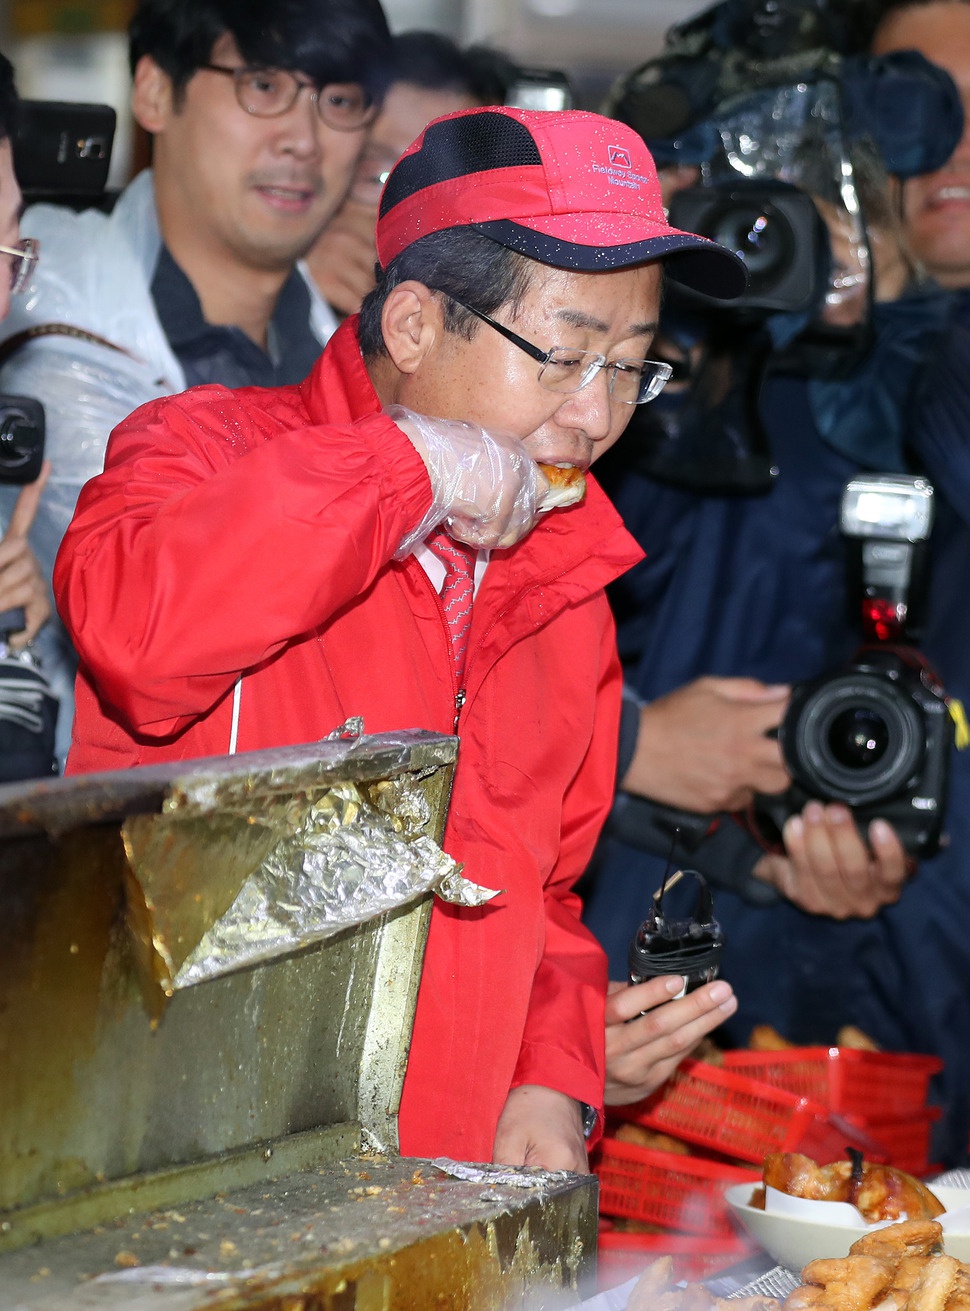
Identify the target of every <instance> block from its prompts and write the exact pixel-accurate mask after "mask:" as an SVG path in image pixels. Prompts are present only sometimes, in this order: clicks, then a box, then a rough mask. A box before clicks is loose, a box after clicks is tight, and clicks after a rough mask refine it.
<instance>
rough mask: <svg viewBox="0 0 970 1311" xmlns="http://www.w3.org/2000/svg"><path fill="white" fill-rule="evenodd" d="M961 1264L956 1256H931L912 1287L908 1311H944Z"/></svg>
mask: <svg viewBox="0 0 970 1311" xmlns="http://www.w3.org/2000/svg"><path fill="white" fill-rule="evenodd" d="M959 1265H960V1262H959V1261H958V1260H957V1259H956V1257H955V1256H942V1255H941V1256H930V1257H927V1259H926V1260H925V1261H924V1262H923V1269H922V1270H921V1271H920V1273H919V1278H918V1279H917V1280H916V1283H915V1284H914V1285H913V1287H912V1291H911V1292H910V1295H909V1301H908V1302H907V1303H906V1308H907V1311H943V1308H944V1307H945V1306H946V1304H947V1298H948V1297H949V1296H950V1293H951V1291H952V1289H953V1286H954V1284H955V1283H956V1278H957V1270H958V1268H959Z"/></svg>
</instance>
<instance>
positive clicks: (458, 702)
mask: <svg viewBox="0 0 970 1311" xmlns="http://www.w3.org/2000/svg"><path fill="white" fill-rule="evenodd" d="M467 696H468V693H467V692H466V691H465V689H464V688H463V687H460V688H459V689H458V691H457V692H456V693H455V723H454V732H455V733H456V734H457V732H458V721H459V719H461V708H462V706H463V705H464V704H465V701H466V699H467Z"/></svg>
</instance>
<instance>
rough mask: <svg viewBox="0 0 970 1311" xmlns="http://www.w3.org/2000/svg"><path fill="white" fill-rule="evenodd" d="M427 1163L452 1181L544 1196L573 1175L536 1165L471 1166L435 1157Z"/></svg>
mask: <svg viewBox="0 0 970 1311" xmlns="http://www.w3.org/2000/svg"><path fill="white" fill-rule="evenodd" d="M431 1164H432V1165H433V1166H434V1167H435V1169H436V1170H440V1171H441V1172H442V1174H446V1175H448V1176H449V1177H450V1178H452V1179H463V1180H464V1181H465V1182H466V1183H472V1184H493V1185H496V1186H499V1185H501V1186H502V1187H506V1188H531V1189H534V1190H535V1191H537V1192H540V1193H544V1192H545V1191H546V1190H547V1189H549V1188H551V1187H552V1186H553V1185H554V1184H560V1183H567V1182H568V1181H569V1180H570V1179H572V1178H573V1177H574V1176H573V1175H572V1174H570V1172H569V1171H568V1170H542V1169H540V1168H539V1167H538V1166H517V1167H514V1166H507V1165H471V1164H469V1162H468V1161H453V1160H452V1159H451V1157H450V1156H436V1157H435V1158H434V1160H433V1161H432V1162H431Z"/></svg>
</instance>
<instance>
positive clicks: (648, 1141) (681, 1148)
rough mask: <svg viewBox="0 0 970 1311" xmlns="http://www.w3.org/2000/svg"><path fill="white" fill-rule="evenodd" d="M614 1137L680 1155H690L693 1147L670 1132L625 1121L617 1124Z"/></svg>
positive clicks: (654, 1149) (622, 1141)
mask: <svg viewBox="0 0 970 1311" xmlns="http://www.w3.org/2000/svg"><path fill="white" fill-rule="evenodd" d="M613 1137H614V1138H616V1139H618V1141H619V1142H621V1143H635V1144H636V1145H637V1147H649V1148H650V1150H651V1151H654V1152H674V1153H675V1154H676V1155H678V1156H690V1154H691V1147H690V1144H689V1143H685V1142H684V1140H683V1139H682V1138H673V1137H671V1135H670V1134H669V1133H660V1131H659V1130H657V1129H648V1128H647V1127H646V1126H645V1125H642V1124H632V1123H630V1122H629V1121H624V1122H623V1123H622V1124H618V1125H617V1126H616V1130H615V1132H614V1134H613Z"/></svg>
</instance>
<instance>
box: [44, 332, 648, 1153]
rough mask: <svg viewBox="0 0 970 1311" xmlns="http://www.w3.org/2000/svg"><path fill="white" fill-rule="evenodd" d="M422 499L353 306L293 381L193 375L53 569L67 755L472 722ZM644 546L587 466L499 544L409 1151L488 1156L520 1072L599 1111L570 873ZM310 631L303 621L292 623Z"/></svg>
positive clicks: (412, 1099) (581, 843)
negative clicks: (462, 890)
mask: <svg viewBox="0 0 970 1311" xmlns="http://www.w3.org/2000/svg"><path fill="white" fill-rule="evenodd" d="M429 505H430V486H429V482H428V477H427V474H426V472H425V468H424V464H423V463H422V461H421V459H420V457H419V456H418V455H417V453H416V452H415V450H414V448H413V446H412V445H411V443H410V442H409V441H408V440H407V438H406V437H405V436H404V435H403V433H402V432H401V431H400V430H399V429H398V428H397V427H396V426H395V425H394V424H393V423H392V422H391V421H390V420H389V419H388V418H387V417H385V416H384V415H382V414H381V407H380V402H379V400H378V397H377V395H376V393H375V391H374V389H373V387H372V385H371V383H370V380H369V378H368V375H367V372H366V370H365V368H364V363H363V360H362V358H361V355H360V350H359V348H358V345H357V339H356V331H355V324H354V322H353V321H350V322H348V323H346V324H344V326H343V327H342V328H341V329H340V330H339V331H338V332H337V333H336V334H335V336H334V337H333V339H332V340H331V342H330V344H329V346H328V347H327V349H326V350H325V352H324V353H323V355H322V356H321V358H320V360H319V361H318V363H317V365H316V366H315V368H314V370H313V372H312V373H311V374H310V376H309V377H308V378H307V380H306V381H305V382H304V383H302V384H301V385H300V386H299V387H290V388H278V389H272V390H262V389H257V388H247V389H244V390H241V391H234V392H232V391H227V390H226V389H224V388H221V387H199V388H195V389H193V390H192V391H190V392H187V393H184V394H183V395H181V396H176V397H170V398H167V399H165V400H161V401H155V402H151V403H150V404H148V405H145V406H143V407H142V408H141V409H139V410H137V411H136V412H135V413H134V414H133V415H132V416H131V417H130V418H129V419H127V420H126V421H125V422H124V423H123V424H121V425H120V426H119V427H118V428H116V429H115V431H114V433H113V434H112V437H111V440H110V444H109V447H108V454H107V461H106V465H105V470H104V473H102V474H101V475H100V476H99V477H97V478H95V479H93V480H92V481H91V482H89V483H88V484H87V485H86V487H85V488H84V490H83V491H82V493H81V497H80V500H79V502H78V507H77V512H76V514H75V517H74V520H73V523H72V524H71V527H70V528H69V530H68V532H67V535H66V537H65V539H64V542H63V545H62V548H61V551H60V554H59V556H58V560H57V566H56V569H55V575H54V584H55V592H56V596H57V601H58V606H59V609H60V612H61V614H62V616H63V618H64V621H65V623H66V625H67V628H68V631H69V632H70V634H71V637H72V638H73V640H74V643H75V645H76V647H77V650H78V652H79V655H80V674H79V676H78V684H77V711H76V717H75V725H74V742H73V747H72V750H71V755H70V758H69V762H68V772H70V773H80V772H87V771H91V770H104V769H121V768H127V767H129V766H132V765H140V764H151V763H156V762H158V761H162V760H178V759H188V758H193V757H201V756H212V755H221V754H225V752H226V751H227V750H228V749H229V743H230V733H231V718H232V689H233V686H234V684H235V683H236V681H237V679H238V678H239V676H240V673H241V672H242V671H245V674H244V677H243V680H242V691H241V701H240V714H239V722H238V742H237V749H238V750H239V751H250V750H256V749H259V748H263V747H269V746H281V745H288V744H295V743H302V742H311V741H314V740H315V739H318V738H321V737H324V736H326V734H328V733H329V732H330V731H331V730H332V729H333V728H334V727H335V726H336V725H338V724H341V723H343V722H344V721H345V720H346V719H348V718H349V717H350V716H351V715H362V716H363V718H364V724H365V729H366V731H367V732H368V733H378V732H383V731H387V730H394V729H403V728H425V729H431V730H434V731H437V732H441V733H451V732H453V731H454V720H455V696H456V690H457V689H456V687H455V683H454V674H453V666H452V662H451V657H450V645H449V636H448V630H447V627H446V624H445V620H444V615H443V612H442V609H441V606H440V602H439V600H438V596H437V593H436V592H435V590H434V588H433V587H432V585H431V583H430V581H429V579H428V577H427V575H426V574H425V572H424V570H423V569H422V567H421V565H420V564H419V563H418V562H417V561H416V560H415V559H414V557H413V556H409V557H408V558H407V559H405V560H403V561H395V560H394V559H393V556H394V552H395V550H396V548H397V546H398V544H399V542H400V541H401V540H402V539H403V538H404V536H405V534H406V533H407V532H408V531H410V530H411V529H413V527H414V525H415V524H416V523H418V522H420V520H421V518H422V516H423V515H424V513H425V512H426V510H427V508H428V506H429ZM641 554H642V553H641V551H640V549H639V547H638V546H636V544H635V543H634V542H633V540H632V538H630V537H629V536H628V534H627V532H626V530H625V529H624V528H623V526H622V524H621V522H620V520H619V518H618V516H617V515H616V513H615V511H614V510H613V508H612V507H611V506H610V504H609V502H608V501H607V499H606V497H605V496H604V495H603V493H602V492H601V491H600V489H599V488H598V487H597V486H596V484H595V483H593V482H592V481H591V482H590V484H589V492H588V496H587V499H586V501H585V503H584V504H582V505H580V506H577V507H575V508H573V509H570V510H565V511H555V512H552V513H549V514H547V515H546V516H544V517H543V519H542V520H541V522H540V523H539V525H538V526H537V527H536V528H535V529H534V530H533V531H532V532H531V533H530V534H529V536H528V537H526V538H525V539H524V540H523V541H522V542H520V543H519V544H517V545H516V546H515V547H513V548H511V549H510V550H505V551H495V552H493V553H492V557H491V559H490V562H489V566H488V568H487V570H486V572H485V576H484V578H483V581H482V584H481V586H480V588H479V591H478V595H477V598H476V601H475V607H474V618H473V623H472V629H471V634H470V639H469V649H468V667H467V671H466V680H465V681H466V689H467V700H466V702H465V705H464V708H463V709H462V712H461V719H460V724H459V730H458V731H459V734H460V748H459V758H458V766H457V771H456V779H455V787H454V792H453V798H452V804H451V810H450V814H449V821H448V829H447V833H446V837H445V843H444V845H445V848H446V850H447V851H448V852H449V853H450V854H451V855H452V856H454V857H455V858H456V859H457V860H460V861H462V862H464V865H465V873H466V875H467V876H468V877H469V878H471V879H473V880H474V881H475V882H478V883H482V884H485V885H486V886H488V887H492V888H500V889H502V892H501V895H500V896H498V897H496V898H495V899H494V900H493V901H491V902H490V903H489V904H488V905H487V906H485V907H483V908H480V909H460V908H456V907H452V906H447V905H444V904H443V903H440V902H436V903H435V908H434V912H433V915H432V921H431V930H430V935H429V941H428V947H427V953H426V957H425V964H424V972H423V975H422V982H421V988H420V993H419V999H418V1007H417V1015H416V1019H415V1026H414V1035H413V1039H412V1045H411V1053H410V1058H409V1064H408V1071H407V1077H406V1081H405V1088H404V1098H403V1103H402V1107H401V1117H400V1131H401V1147H402V1151H404V1152H405V1154H409V1155H420V1156H434V1155H439V1154H444V1155H448V1156H452V1157H455V1158H458V1159H465V1160H482V1161H487V1160H490V1159H491V1154H492V1143H493V1138H494V1133H495V1127H496V1122H497V1120H498V1116H499V1114H500V1112H501V1110H502V1107H503V1105H504V1103H505V1100H506V1097H507V1096H508V1092H509V1089H510V1088H512V1087H515V1086H517V1085H519V1084H526V1083H528V1084H533V1083H537V1084H542V1085H545V1086H547V1087H551V1088H555V1089H558V1090H560V1091H562V1092H565V1093H567V1094H569V1095H570V1096H572V1097H575V1098H576V1099H577V1100H579V1101H582V1102H587V1103H589V1104H590V1105H593V1106H600V1105H601V1103H602V1092H603V1076H604V1070H603V1064H604V1054H603V1047H604V1019H603V1005H604V1001H603V998H604V991H605V980H606V970H605V963H604V958H603V956H602V953H601V951H600V949H599V947H598V946H597V944H596V943H595V942H594V940H593V939H592V937H591V936H590V935H589V933H588V932H587V930H586V929H585V928H584V927H583V926H582V925H581V924H580V920H579V909H580V908H579V903H578V899H577V898H576V896H575V894H574V892H573V891H572V888H573V885H574V883H575V881H576V879H577V878H578V876H579V875H580V873H581V872H582V870H583V868H584V866H585V865H586V863H587V861H588V859H589V857H590V854H591V852H592V849H593V845H594V842H595V839H596V836H597V833H598V831H599V829H600V826H601V824H602V823H603V821H604V819H605V817H606V814H607V811H608V809H609V806H610V803H611V800H612V796H613V788H614V783H615V772H616V755H617V734H618V720H619V707H620V690H621V676H620V670H619V665H618V661H617V657H616V653H615V646H614V633H613V625H612V620H611V616H610V613H609V608H608V605H607V601H606V598H605V596H604V593H603V588H604V585H605V584H606V583H607V582H609V581H610V580H611V579H612V578H614V577H616V576H617V575H618V574H620V573H622V572H623V571H625V570H626V569H627V568H629V566H630V565H631V564H633V563H635V562H636V561H637V560H638V559H639V558H640V556H641ZM294 634H295V635H296V636H294Z"/></svg>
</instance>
